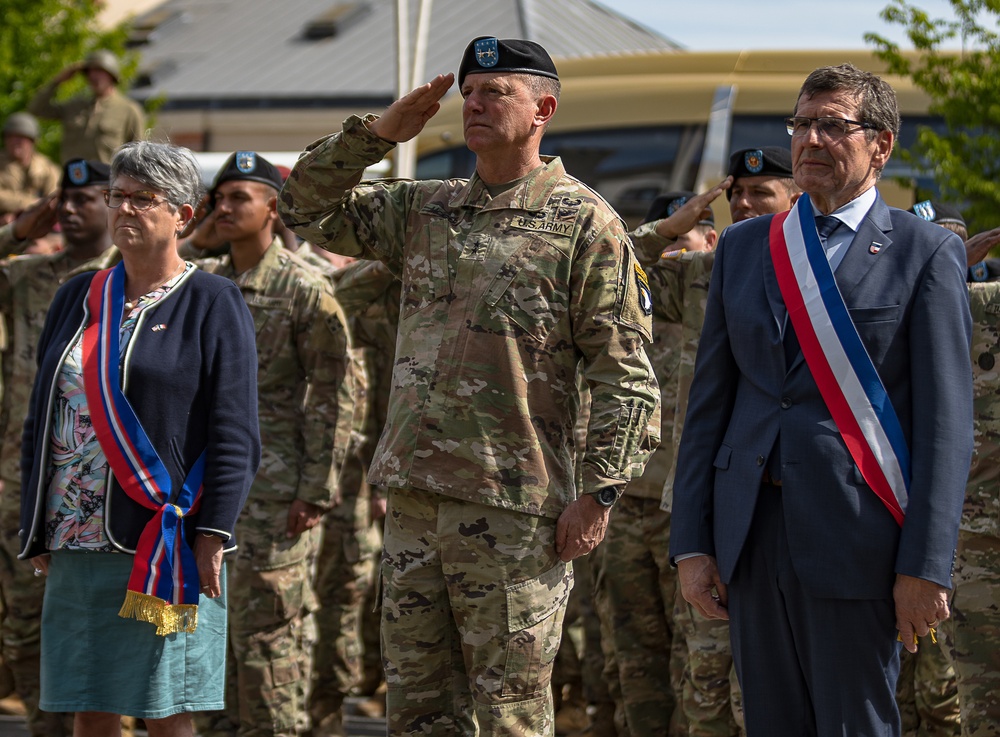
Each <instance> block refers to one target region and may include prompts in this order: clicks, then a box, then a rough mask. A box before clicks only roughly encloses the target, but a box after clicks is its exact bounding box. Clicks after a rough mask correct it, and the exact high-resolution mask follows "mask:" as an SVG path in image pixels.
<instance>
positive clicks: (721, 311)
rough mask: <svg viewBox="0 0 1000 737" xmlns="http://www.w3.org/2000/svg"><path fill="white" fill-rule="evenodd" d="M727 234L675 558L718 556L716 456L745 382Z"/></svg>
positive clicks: (678, 502)
mask: <svg viewBox="0 0 1000 737" xmlns="http://www.w3.org/2000/svg"><path fill="white" fill-rule="evenodd" d="M726 240H727V239H726V234H725V233H723V235H722V238H721V239H720V241H719V246H718V248H717V249H716V255H715V263H714V268H713V270H712V278H711V282H710V284H709V289H708V297H707V302H706V306H705V324H704V327H703V328H702V331H701V339H700V342H699V344H698V354H697V359H696V362H695V370H694V378H693V380H692V382H691V391H690V396H689V397H688V406H687V412H686V413H685V415H684V432H683V434H682V435H681V440H680V445H679V446H678V449H677V465H676V474H675V477H674V484H673V512H672V517H671V526H670V557H671V559H674V558H676V557H677V556H678V555H684V554H687V553H705V554H707V555H715V542H714V538H713V533H712V521H713V488H714V479H715V470H714V469H715V467H714V461H715V457H714V456H715V453H716V451H717V449H718V448H719V446H720V445H721V443H722V439H723V437H724V436H725V434H726V429H727V428H728V426H729V420H730V415H731V413H732V409H733V404H734V402H735V397H736V389H737V386H738V382H739V373H740V372H739V368H738V367H737V365H736V359H735V358H734V357H733V352H732V348H731V345H730V341H729V331H728V327H727V321H726V309H725V305H724V303H723V300H722V287H723V281H724V275H725V247H726Z"/></svg>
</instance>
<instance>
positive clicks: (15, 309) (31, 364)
mask: <svg viewBox="0 0 1000 737" xmlns="http://www.w3.org/2000/svg"><path fill="white" fill-rule="evenodd" d="M108 174H109V169H108V166H107V164H102V163H100V162H96V161H83V160H82V159H81V160H76V161H71V162H69V163H67V165H66V166H65V167H63V178H62V188H61V194H60V195H59V197H58V199H57V200H56V201H55V202H57V204H56V207H57V208H58V209H52V208H51V207H45V208H42V209H40V210H39V212H40V213H48V215H47V216H43V217H40V218H39V220H38V222H37V223H36V224H35V226H34V227H35V228H37V232H39V234H40V232H41V231H42V230H48V229H49V228H50V227H51V226H52V224H53V223H54V221H55V219H56V218H58V221H59V224H60V226H61V228H62V234H63V239H64V242H65V247H64V250H62V251H60V252H58V253H56V254H53V255H49V256H19V257H16V258H13V259H8V260H6V261H3V262H0V313H2V314H3V318H4V323H5V327H6V332H7V337H8V340H7V345H6V348H5V349H4V352H3V385H4V388H5V391H4V394H3V404H2V410H0V479H2V480H3V488H4V490H3V494H2V495H0V590H2V595H3V604H4V608H5V609H6V612H5V616H4V619H3V625H2V628H0V632H2V641H3V655H4V661H5V662H6V664H7V665H8V666H9V667H10V669H11V670H12V672H13V674H14V679H15V685H16V687H17V691H18V693H19V694H20V696H21V698H22V699H23V700H24V704H25V707H26V708H27V710H28V726H29V729H30V730H31V733H32V734H33V735H39V736H42V735H45V736H47V737H58V735H61V734H69V728H68V727H64V720H63V718H62V715H60V714H47V713H45V712H39V711H38V695H39V694H38V688H39V680H38V677H39V674H38V667H39V661H38V658H39V642H40V641H39V637H40V624H41V609H42V595H43V593H44V587H45V579H44V577H42V578H39V577H35V576H33V575H32V570H31V566H27V565H25V564H24V563H23V562H21V561H18V560H17V554H18V552H19V550H20V542H19V541H18V537H17V533H18V529H19V527H20V508H21V472H20V458H21V430H22V427H23V423H24V417H25V416H26V415H27V412H28V400H29V398H30V394H31V387H32V385H33V384H34V378H35V369H36V364H35V347H36V345H37V344H38V338H39V336H40V335H41V332H42V326H43V325H44V323H45V315H46V314H47V313H48V310H49V304H50V303H51V301H52V297H53V296H54V295H55V293H56V290H57V289H58V288H59V286H60V285H61V284H62V283H63V281H64V280H65V279H66V277H67V276H68V275H69V274H70V273H71V272H73V271H75V270H76V269H78V268H79V267H81V266H83V265H84V264H86V263H88V262H90V261H91V260H93V259H98V258H99V257H100V256H101V255H102V254H103V253H105V252H106V251H107V249H109V247H110V246H111V236H110V234H109V233H108V215H107V212H108V208H107V205H105V204H104V196H103V194H102V190H103V189H105V188H106V187H107V186H108ZM12 225H16V223H14V224H12ZM94 268H95V269H96V268H102V266H100V265H95V266H94Z"/></svg>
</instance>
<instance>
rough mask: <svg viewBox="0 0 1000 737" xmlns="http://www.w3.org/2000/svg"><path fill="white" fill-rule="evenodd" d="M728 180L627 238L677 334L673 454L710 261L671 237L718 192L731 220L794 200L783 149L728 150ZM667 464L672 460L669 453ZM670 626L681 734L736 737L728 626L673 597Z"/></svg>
mask: <svg viewBox="0 0 1000 737" xmlns="http://www.w3.org/2000/svg"><path fill="white" fill-rule="evenodd" d="M727 174H728V176H727V180H726V181H723V182H722V183H721V184H720V185H719V186H718V187H715V188H713V189H712V190H709V191H708V192H706V193H704V194H701V195H698V196H696V197H692V198H690V199H689V200H688V202H687V203H685V205H683V206H682V207H680V208H677V209H676V210H675V211H674V212H673V213H670V214H669V216H668V217H667V218H665V219H663V220H660V221H658V222H653V223H649V224H647V225H644V226H641V227H640V228H639V229H638V230H637V231H636V232H634V233H633V234H632V239H633V242H635V244H636V252H637V254H638V255H639V258H640V260H641V261H642V262H643V263H644V264H650V265H649V267H648V268H647V274H648V275H649V280H650V287H651V288H652V291H653V298H654V305H655V307H656V314H660V315H662V317H663V318H664V319H666V320H668V321H670V322H672V323H674V324H678V325H680V328H681V336H680V347H679V352H678V356H677V367H676V372H675V375H674V379H673V381H674V387H673V393H674V396H675V397H676V400H675V407H674V421H673V428H672V436H671V437H672V447H673V449H675V450H676V448H677V445H678V444H679V442H680V437H681V432H682V431H683V428H684V415H685V413H686V412H687V400H688V393H689V391H690V388H691V379H692V378H693V376H694V364H695V356H696V354H697V352H698V342H699V337H700V335H701V329H702V325H703V324H704V322H705V300H706V297H707V295H708V284H709V281H710V279H711V276H712V265H713V264H714V261H715V255H714V253H712V252H698V251H686V252H680V251H679V250H678V248H677V240H676V235H677V234H678V233H685V232H687V231H688V230H689V229H690V228H691V226H692V224H694V223H697V221H698V220H699V219H700V218H701V217H702V212H703V209H704V208H705V207H707V206H708V205H709V203H711V202H713V201H714V200H715V199H716V198H717V197H718V196H719V195H720V194H721V193H722V192H723V191H725V193H726V197H727V199H728V200H729V213H730V216H731V217H732V220H733V222H740V221H742V220H746V219H748V218H751V217H757V216H758V215H764V214H768V213H774V212H783V211H784V210H787V209H789V208H790V207H791V206H792V205H793V204H794V203H795V200H796V199H797V198H798V191H799V190H798V188H797V187H796V186H795V183H794V181H793V180H792V166H791V155H790V154H789V152H788V150H786V149H782V148H778V147H774V146H764V147H761V148H749V149H741V150H738V151H734V152H733V154H732V155H731V156H730V158H729V170H728V172H727ZM669 249H672V250H669ZM664 250H669V253H668V257H667V258H658V256H659V254H660V253H662V252H663V251H664ZM665 437H666V436H665ZM672 461H673V462H674V463H675V462H676V458H675V457H673V454H672ZM672 501H673V465H672V466H671V468H670V470H669V472H668V473H667V474H666V482H665V484H664V486H663V489H662V499H661V508H662V509H663V510H664V511H666V512H669V511H670V509H671V506H672ZM674 624H675V629H676V632H677V634H678V636H679V638H680V639H681V640H682V641H683V642H684V644H685V646H686V661H687V662H686V667H685V669H684V673H683V682H682V688H681V694H680V697H679V699H678V701H679V702H680V706H681V709H682V710H683V712H684V715H685V717H686V721H687V730H688V731H687V734H689V735H691V736H692V737H730V735H736V734H740V733H742V729H743V717H742V694H741V692H740V688H739V684H738V683H737V681H736V675H735V671H734V669H733V660H732V653H731V651H730V647H729V626H728V623H727V622H725V621H724V620H710V619H706V618H705V617H703V616H702V615H701V614H700V613H698V612H697V611H695V610H694V608H693V607H692V606H691V605H690V604H688V603H687V602H686V601H684V599H683V597H681V596H680V595H679V592H678V596H677V600H676V610H675V614H674Z"/></svg>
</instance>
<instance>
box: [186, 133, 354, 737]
mask: <svg viewBox="0 0 1000 737" xmlns="http://www.w3.org/2000/svg"><path fill="white" fill-rule="evenodd" d="M280 187H281V177H280V175H279V174H278V172H277V169H275V167H274V166H273V165H272V164H271V163H270V162H268V161H267V160H266V159H264V158H262V157H260V156H258V155H257V154H255V153H253V152H251V151H238V152H236V153H235V154H234V155H233V156H232V157H230V159H229V160H228V161H227V163H226V166H225V167H223V169H222V171H220V173H219V175H218V176H217V177H216V180H215V182H214V184H213V187H212V192H211V197H212V202H213V204H214V210H213V211H212V212H211V214H210V215H209V216H208V217H207V218H205V220H204V221H203V222H202V225H201V227H202V228H203V229H206V230H207V231H208V232H209V234H208V236H206V239H207V240H208V241H228V242H229V244H230V251H229V254H228V255H226V256H222V257H220V258H217V259H209V260H206V261H204V262H202V263H201V266H202V268H204V269H205V270H206V271H209V272H211V273H215V274H220V275H223V276H228V277H230V278H231V279H232V280H233V281H234V282H236V284H237V285H238V286H239V287H240V290H241V291H242V292H243V296H244V298H245V299H246V302H247V305H248V307H249V308H250V312H251V314H252V315H253V318H254V325H255V326H256V331H257V356H258V366H259V368H258V376H257V387H258V411H259V414H260V433H261V444H262V447H263V451H262V452H263V459H262V462H261V466H260V470H259V471H258V473H257V478H256V479H255V480H254V483H253V486H252V487H251V489H250V497H249V499H248V500H247V503H246V506H245V507H244V508H243V512H242V514H241V515H240V519H239V521H238V523H237V532H238V534H239V537H240V549H239V551H238V553H237V554H236V556H235V559H234V560H233V561H231V563H230V564H229V565H230V569H229V576H230V579H229V591H230V597H229V603H230V615H229V630H230V632H229V642H230V648H231V654H232V656H233V658H232V660H233V662H234V664H235V675H236V679H235V686H236V693H235V694H233V696H235V700H231V699H230V700H227V701H228V703H227V708H228V711H227V715H228V719H229V725H228V727H226V725H225V721H224V720H222V719H220V718H218V717H214V718H213V719H214V722H213V724H212V725H207V724H205V723H204V721H203V728H202V729H201V730H200V731H201V732H202V734H205V733H206V732H208V733H214V734H219V733H222V734H225V733H226V729H228V730H232V729H233V726H234V724H235V723H236V722H237V717H236V715H235V714H234V713H233V712H236V711H238V724H239V730H238V732H237V734H239V735H240V737H251V736H253V737H257V736H258V735H259V736H261V737H263V736H271V735H273V736H274V737H290V736H291V735H298V734H301V733H302V732H303V731H304V730H305V729H307V728H308V725H307V724H305V722H306V721H307V718H306V717H307V713H308V712H307V692H308V684H309V679H310V675H311V674H310V669H311V652H310V648H309V645H310V644H311V641H312V635H311V633H310V632H308V628H309V627H311V626H312V622H311V621H310V620H309V617H310V615H311V613H312V612H313V611H314V610H315V608H316V600H315V594H314V590H313V587H312V581H311V564H312V562H313V560H314V559H315V556H316V552H317V548H318V542H319V531H320V529H319V527H318V526H317V525H318V524H319V522H320V519H321V517H322V515H323V513H324V512H325V511H327V510H329V509H330V508H331V507H332V506H333V505H334V504H336V503H337V501H338V499H337V475H338V469H339V467H340V464H341V463H342V462H343V460H344V453H345V452H346V449H347V445H348V443H349V440H350V433H351V423H352V412H353V409H352V407H351V406H350V404H345V403H344V401H342V399H343V397H344V396H347V397H348V399H349V398H350V397H351V396H353V392H351V391H344V389H345V387H344V382H345V381H350V373H349V357H348V350H349V347H350V346H349V341H348V336H347V332H346V330H345V327H344V326H345V324H346V320H345V318H344V317H343V313H342V312H341V310H340V308H339V306H338V305H337V303H336V301H335V300H334V298H333V295H332V290H331V289H330V287H329V285H328V284H327V283H326V282H325V281H324V280H323V279H322V277H320V276H319V275H318V274H317V273H316V272H315V271H314V270H313V269H312V268H311V267H310V266H308V265H306V264H305V263H304V262H303V261H301V260H299V259H298V258H297V257H296V256H295V255H294V254H293V253H291V252H289V251H287V250H286V249H284V248H283V247H282V246H281V244H280V242H279V241H278V239H276V238H274V236H273V225H274V222H275V217H276V215H275V201H276V197H277V192H278V189H279V188H280ZM213 231H214V235H213ZM338 397H340V399H338Z"/></svg>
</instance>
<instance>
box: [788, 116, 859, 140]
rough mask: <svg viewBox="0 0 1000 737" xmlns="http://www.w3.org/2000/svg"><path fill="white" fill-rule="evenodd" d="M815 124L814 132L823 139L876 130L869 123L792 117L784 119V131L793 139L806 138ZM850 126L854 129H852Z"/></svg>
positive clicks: (839, 119)
mask: <svg viewBox="0 0 1000 737" xmlns="http://www.w3.org/2000/svg"><path fill="white" fill-rule="evenodd" d="M814 123H815V124H816V132H817V133H819V135H821V136H822V137H823V138H827V139H836V138H843V137H844V136H848V135H850V134H851V133H855V132H856V131H859V130H877V129H876V128H875V126H874V125H872V124H871V123H862V122H861V121H860V120H851V119H850V118H827V117H823V118H807V117H805V116H803V115H793V116H792V117H790V118H785V130H787V131H788V135H790V136H793V137H798V136H807V135H809V130H810V129H811V128H812V127H813V124H814ZM852 126H854V128H853V129H852Z"/></svg>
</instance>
